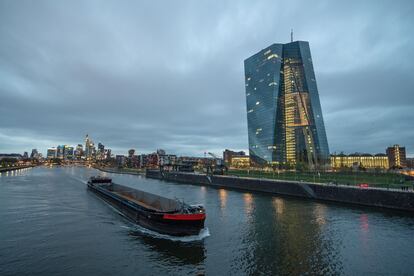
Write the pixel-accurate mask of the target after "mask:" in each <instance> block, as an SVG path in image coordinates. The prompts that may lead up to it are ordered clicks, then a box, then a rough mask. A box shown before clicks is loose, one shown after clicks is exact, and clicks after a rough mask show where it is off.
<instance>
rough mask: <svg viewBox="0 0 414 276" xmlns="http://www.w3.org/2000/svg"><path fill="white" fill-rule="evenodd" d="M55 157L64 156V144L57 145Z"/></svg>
mask: <svg viewBox="0 0 414 276" xmlns="http://www.w3.org/2000/svg"><path fill="white" fill-rule="evenodd" d="M56 157H57V158H59V159H63V158H64V157H65V146H64V145H59V146H57V151H56Z"/></svg>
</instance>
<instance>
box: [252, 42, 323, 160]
mask: <svg viewBox="0 0 414 276" xmlns="http://www.w3.org/2000/svg"><path fill="white" fill-rule="evenodd" d="M244 68H245V82H246V84H245V86H246V104H247V123H248V135H249V151H250V157H251V160H252V162H253V163H255V164H292V165H295V164H298V163H304V164H307V165H309V167H311V168H315V167H318V166H323V165H327V164H329V148H328V142H327V138H326V133H325V126H324V123H323V117H322V110H321V105H320V102H319V95H318V89H317V86H316V79H315V73H314V71H313V64H312V58H311V54H310V49H309V43H308V42H305V41H295V42H291V43H287V44H273V45H271V46H269V47H267V48H265V49H263V50H261V51H260V52H258V53H257V54H255V55H253V56H251V57H250V58H248V59H246V60H245V61H244Z"/></svg>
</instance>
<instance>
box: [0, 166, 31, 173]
mask: <svg viewBox="0 0 414 276" xmlns="http://www.w3.org/2000/svg"><path fill="white" fill-rule="evenodd" d="M33 167H35V166H23V167H7V168H0V173H2V172H9V171H15V170H21V169H28V168H33Z"/></svg>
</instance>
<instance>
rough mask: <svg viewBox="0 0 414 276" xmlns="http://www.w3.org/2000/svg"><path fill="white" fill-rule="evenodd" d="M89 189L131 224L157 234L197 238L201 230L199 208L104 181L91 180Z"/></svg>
mask: <svg viewBox="0 0 414 276" xmlns="http://www.w3.org/2000/svg"><path fill="white" fill-rule="evenodd" d="M88 188H89V189H90V190H92V191H93V192H95V193H96V194H97V195H99V196H100V197H101V198H103V199H104V200H105V201H107V202H108V203H110V204H111V205H112V206H114V207H115V208H116V209H118V210H119V211H120V212H121V213H122V214H124V215H125V216H126V217H127V218H128V219H130V220H131V221H133V222H134V223H136V224H138V225H140V226H142V227H144V228H147V229H150V230H153V231H156V232H158V233H161V234H167V235H172V236H187V235H198V234H199V233H200V230H201V229H203V228H204V221H205V219H206V214H205V210H204V207H203V206H201V205H188V204H186V203H184V202H181V201H178V200H173V199H169V198H166V197H162V196H158V195H155V194H151V193H148V192H144V191H140V190H136V189H133V188H130V187H126V186H123V185H119V184H116V183H113V182H112V179H111V178H106V177H91V178H90V179H89V181H88Z"/></svg>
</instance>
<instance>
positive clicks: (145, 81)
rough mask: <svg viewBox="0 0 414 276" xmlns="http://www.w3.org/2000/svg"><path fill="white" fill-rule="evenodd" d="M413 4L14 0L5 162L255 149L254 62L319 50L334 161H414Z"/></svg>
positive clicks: (4, 102)
mask: <svg viewBox="0 0 414 276" xmlns="http://www.w3.org/2000/svg"><path fill="white" fill-rule="evenodd" d="M413 11H414V5H413V4H412V3H411V1H392V2H391V1H364V2H362V3H361V2H360V1H347V2H346V3H345V2H342V1H317V2H314V3H311V2H308V1H289V2H287V1H257V2H252V1H167V2H165V1H163V2H162V1H140V2H138V1H122V2H119V1H59V2H58V1H36V2H33V1H2V2H0V37H1V41H0V97H1V101H0V152H10V151H18V152H21V151H22V150H30V149H31V148H34V147H37V148H39V149H41V150H42V151H43V152H44V151H45V149H46V148H47V147H48V146H52V145H56V144H61V143H65V144H77V143H80V142H82V140H83V137H84V135H85V134H86V133H89V134H90V135H91V136H92V137H93V138H94V139H95V140H96V141H97V142H98V141H101V142H103V143H104V144H105V145H107V146H109V147H112V148H113V149H115V151H116V152H125V151H126V150H127V149H128V148H131V147H134V148H137V149H138V151H140V152H148V151H153V150H155V149H156V148H158V147H161V148H162V147H164V148H166V149H167V150H168V151H170V152H175V153H178V154H191V155H202V154H203V152H204V151H206V150H208V151H215V152H217V153H219V152H220V151H221V150H222V149H224V148H234V149H246V148H247V125H246V111H245V96H244V95H245V92H244V76H243V60H244V59H245V58H247V57H248V56H250V55H252V54H254V53H255V52H257V51H259V50H260V49H263V48H264V47H266V46H268V45H269V44H271V43H274V42H287V41H288V39H289V31H290V28H291V27H293V28H294V29H295V39H300V40H308V41H310V45H311V51H312V54H313V61H314V66H315V71H316V77H317V81H318V86H319V92H320V97H321V103H322V108H323V111H324V118H325V124H326V128H327V133H328V140H329V144H330V148H331V151H333V152H334V151H342V150H344V151H347V152H350V151H368V152H380V151H383V150H384V148H385V147H386V146H388V145H389V144H392V143H400V144H403V145H406V146H407V149H408V152H409V153H410V154H414V133H413V131H412V130H411V128H412V123H411V122H413V121H414V115H412V111H411V110H412V109H413V107H414V99H413V93H412V92H413V87H414V81H413V80H412V77H411V75H412V72H413V69H414V68H413V67H414V66H413V64H412V62H411V60H412V59H413V57H414V47H413V46H414V41H413V38H412V36H410V35H409V34H410V31H411V29H412V28H413V26H414V20H413V19H412V13H413Z"/></svg>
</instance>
